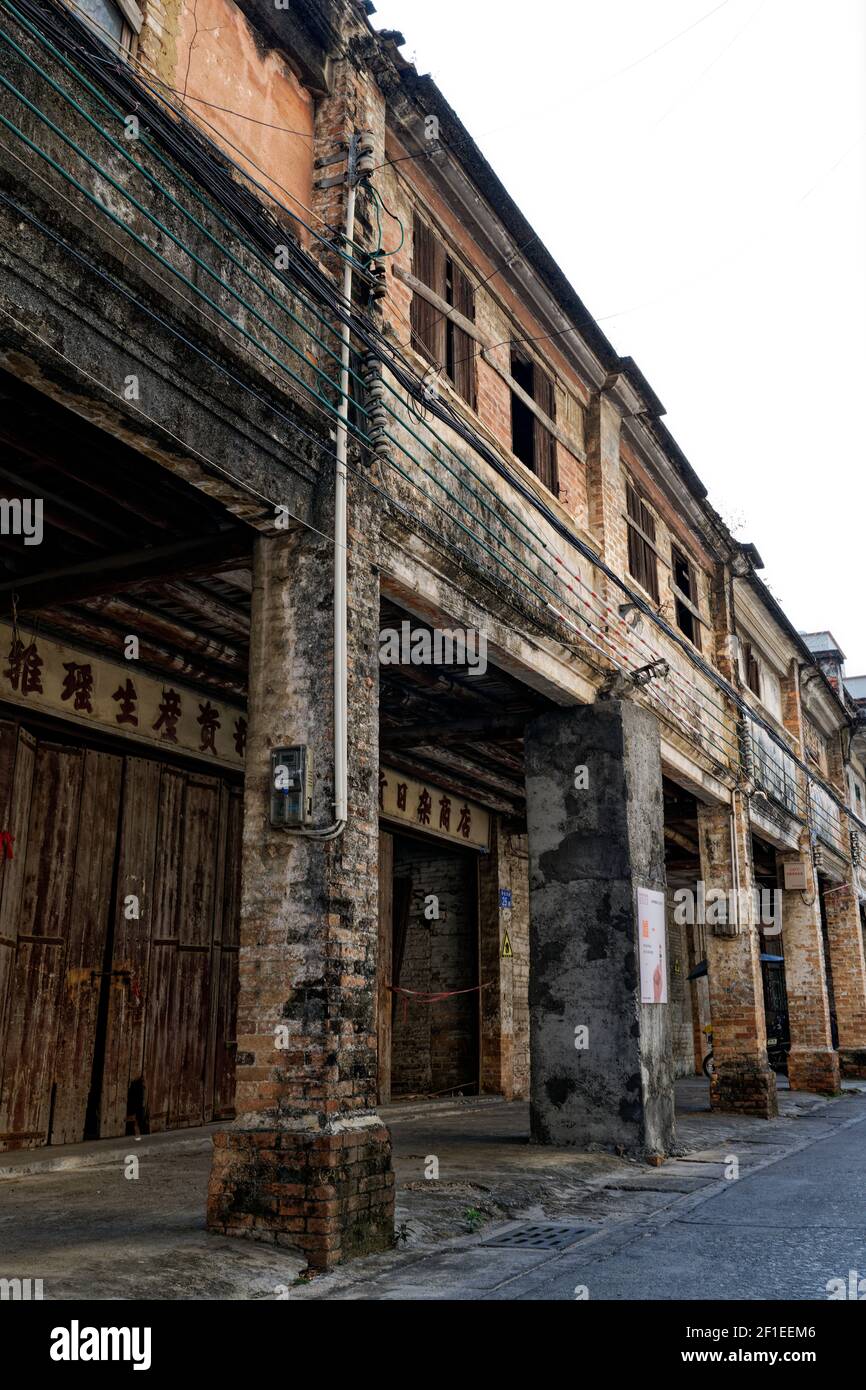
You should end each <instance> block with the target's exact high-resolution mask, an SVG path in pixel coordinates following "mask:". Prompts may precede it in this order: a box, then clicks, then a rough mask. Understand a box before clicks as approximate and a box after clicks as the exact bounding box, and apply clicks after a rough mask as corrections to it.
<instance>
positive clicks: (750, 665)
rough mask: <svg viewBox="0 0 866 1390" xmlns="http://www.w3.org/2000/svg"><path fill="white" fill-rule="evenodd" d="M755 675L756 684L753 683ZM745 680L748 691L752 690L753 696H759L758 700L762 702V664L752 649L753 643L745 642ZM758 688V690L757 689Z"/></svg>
mask: <svg viewBox="0 0 866 1390" xmlns="http://www.w3.org/2000/svg"><path fill="white" fill-rule="evenodd" d="M753 673H754V684H753V683H752V674H753ZM743 680H744V681H745V684H746V688H747V689H748V690H751V692H752V694H753V695H757V697H758V699H759V700H760V699H761V698H762V696H761V663H760V662H759V661H758V658H757V657H756V656H755V652H754V648H753V647H752V644H751V642H743ZM756 686H757V689H756V688H755V687H756Z"/></svg>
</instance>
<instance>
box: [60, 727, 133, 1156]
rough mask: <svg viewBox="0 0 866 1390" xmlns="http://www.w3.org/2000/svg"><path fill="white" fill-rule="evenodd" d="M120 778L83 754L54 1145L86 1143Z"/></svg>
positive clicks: (106, 763)
mask: <svg viewBox="0 0 866 1390" xmlns="http://www.w3.org/2000/svg"><path fill="white" fill-rule="evenodd" d="M122 775H123V759H122V758H119V757H112V756H111V755H110V754H108V753H96V752H94V751H92V750H90V749H88V750H87V752H85V754H84V772H83V782H82V787H81V803H80V812H79V822H78V839H77V843H76V847H75V881H74V884H73V892H72V905H71V912H70V915H69V920H68V923H67V931H66V961H65V965H66V973H65V981H64V989H63V993H62V997H61V1001H60V1018H59V1027H58V1031H57V1047H56V1051H55V1056H54V1110H53V1115H52V1121H51V1134H50V1136H49V1142H50V1143H52V1144H75V1143H78V1142H79V1141H80V1140H82V1139H83V1138H84V1132H85V1123H86V1119H87V1103H88V1099H89V1097H90V1087H91V1080H92V1075H93V1054H94V1048H95V1043H96V1027H97V1018H98V1012H99V1000H100V994H101V991H102V988H103V987H104V982H103V969H104V965H105V943H106V936H107V933H108V930H109V926H110V917H111V888H112V878H113V874H114V860H115V854H116V850H117V821H118V812H119V809H120V787H121V779H122Z"/></svg>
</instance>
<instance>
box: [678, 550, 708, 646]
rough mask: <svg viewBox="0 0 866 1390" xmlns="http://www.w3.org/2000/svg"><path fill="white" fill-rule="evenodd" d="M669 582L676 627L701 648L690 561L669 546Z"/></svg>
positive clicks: (693, 578)
mask: <svg viewBox="0 0 866 1390" xmlns="http://www.w3.org/2000/svg"><path fill="white" fill-rule="evenodd" d="M671 571H672V573H671V584H672V587H673V591H674V610H675V614H676V621H677V627H678V628H679V630H680V632H682V633H685V635H686V637H688V639H689V641H690V642H693V643H694V645H695V646H696V647H697V649H698V651H700V649H701V621H700V616H699V613H698V586H697V584H696V582H695V572H694V569H693V567H692V565H691V562H690V561H689V560H687V559H686V557H685V555H684V554H683V553H682V551H681V550H678V549H677V547H676V546H675V545H672V546H671Z"/></svg>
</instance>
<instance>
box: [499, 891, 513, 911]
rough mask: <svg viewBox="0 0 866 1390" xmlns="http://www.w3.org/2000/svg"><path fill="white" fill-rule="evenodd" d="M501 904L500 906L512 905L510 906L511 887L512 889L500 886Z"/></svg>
mask: <svg viewBox="0 0 866 1390" xmlns="http://www.w3.org/2000/svg"><path fill="white" fill-rule="evenodd" d="M499 906H500V907H510V906H511V889H510V888H500V890H499Z"/></svg>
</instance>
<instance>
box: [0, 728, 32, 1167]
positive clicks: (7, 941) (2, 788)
mask: <svg viewBox="0 0 866 1390" xmlns="http://www.w3.org/2000/svg"><path fill="white" fill-rule="evenodd" d="M35 761H36V740H35V739H34V738H32V737H31V736H30V734H28V733H26V732H25V731H24V730H23V729H22V728H20V726H19V725H18V724H15V723H13V722H12V721H9V720H4V721H3V722H2V723H0V817H2V822H0V830H6V831H8V832H9V833H10V834H11V836H12V837H13V838H12V842H11V850H12V858H11V859H9V858H8V857H7V856H6V853H5V850H4V851H3V857H2V859H0V1094H2V1078H3V1058H4V1054H5V1050H6V1049H5V1040H6V1019H7V1017H8V1011H9V1002H10V999H11V994H12V978H13V975H14V969H15V951H16V948H17V945H18V917H19V913H20V911H21V894H22V892H23V888H24V865H25V863H26V860H27V833H28V830H29V826H30V792H31V786H32V782H33V767H34V764H35ZM10 1058H11V1054H10ZM11 1061H12V1064H13V1065H14V1061H15V1059H14V1058H11ZM3 1147H4V1143H3V1140H2V1138H0V1149H2V1148H3Z"/></svg>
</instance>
